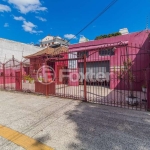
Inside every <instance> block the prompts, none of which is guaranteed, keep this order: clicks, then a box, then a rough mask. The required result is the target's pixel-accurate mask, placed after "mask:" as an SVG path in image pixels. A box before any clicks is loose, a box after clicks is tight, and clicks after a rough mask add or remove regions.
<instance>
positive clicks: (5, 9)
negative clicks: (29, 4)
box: [0, 4, 11, 12]
mask: <svg viewBox="0 0 150 150" xmlns="http://www.w3.org/2000/svg"><path fill="white" fill-rule="evenodd" d="M4 11H6V12H9V11H11V8H10V7H9V6H7V5H2V4H0V12H4Z"/></svg>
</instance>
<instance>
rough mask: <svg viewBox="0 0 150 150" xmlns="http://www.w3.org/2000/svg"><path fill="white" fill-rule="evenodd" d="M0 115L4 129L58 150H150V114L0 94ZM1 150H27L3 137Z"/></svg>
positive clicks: (75, 102) (59, 99)
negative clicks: (6, 128)
mask: <svg viewBox="0 0 150 150" xmlns="http://www.w3.org/2000/svg"><path fill="white" fill-rule="evenodd" d="M0 114H1V115H0V125H1V126H6V127H8V128H10V129H12V130H15V131H18V132H20V133H21V134H23V135H25V136H28V137H30V138H32V139H34V140H35V141H39V142H41V143H43V144H45V145H47V146H49V147H52V148H53V149H55V150H100V149H102V150H149V149H150V140H149V137H150V113H149V112H141V111H134V110H128V109H122V108H115V107H109V106H101V105H96V104H89V103H82V102H80V101H75V100H68V99H61V98H57V97H49V98H46V97H43V96H35V95H27V94H22V93H11V92H4V91H0ZM0 134H1V132H0ZM18 138H19V137H18ZM12 145H13V146H12ZM0 149H2V150H11V149H12V150H14V149H15V150H23V148H22V147H19V146H17V145H15V144H14V143H13V142H10V141H8V140H6V139H4V138H1V137H0Z"/></svg>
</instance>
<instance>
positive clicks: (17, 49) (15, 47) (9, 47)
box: [0, 38, 42, 63]
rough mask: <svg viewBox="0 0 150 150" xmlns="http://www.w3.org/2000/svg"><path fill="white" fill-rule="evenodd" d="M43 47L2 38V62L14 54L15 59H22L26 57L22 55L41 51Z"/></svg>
mask: <svg viewBox="0 0 150 150" xmlns="http://www.w3.org/2000/svg"><path fill="white" fill-rule="evenodd" d="M41 49H42V48H40V47H36V46H33V45H28V44H24V43H19V42H15V41H11V40H6V39H2V38H0V62H2V63H4V61H5V62H6V61H7V60H9V59H11V58H12V55H14V57H15V59H17V60H18V61H21V60H22V59H24V58H23V57H22V55H23V56H27V55H31V54H33V53H36V52H38V51H40V50H41Z"/></svg>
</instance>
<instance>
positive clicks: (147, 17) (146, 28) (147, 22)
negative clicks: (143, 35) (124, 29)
mask: <svg viewBox="0 0 150 150" xmlns="http://www.w3.org/2000/svg"><path fill="white" fill-rule="evenodd" d="M148 23H149V16H147V23H146V30H147V31H148V26H149V24H148Z"/></svg>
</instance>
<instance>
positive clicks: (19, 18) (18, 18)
mask: <svg viewBox="0 0 150 150" xmlns="http://www.w3.org/2000/svg"><path fill="white" fill-rule="evenodd" d="M14 20H17V21H25V20H26V19H25V18H23V17H22V16H20V17H16V16H14Z"/></svg>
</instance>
